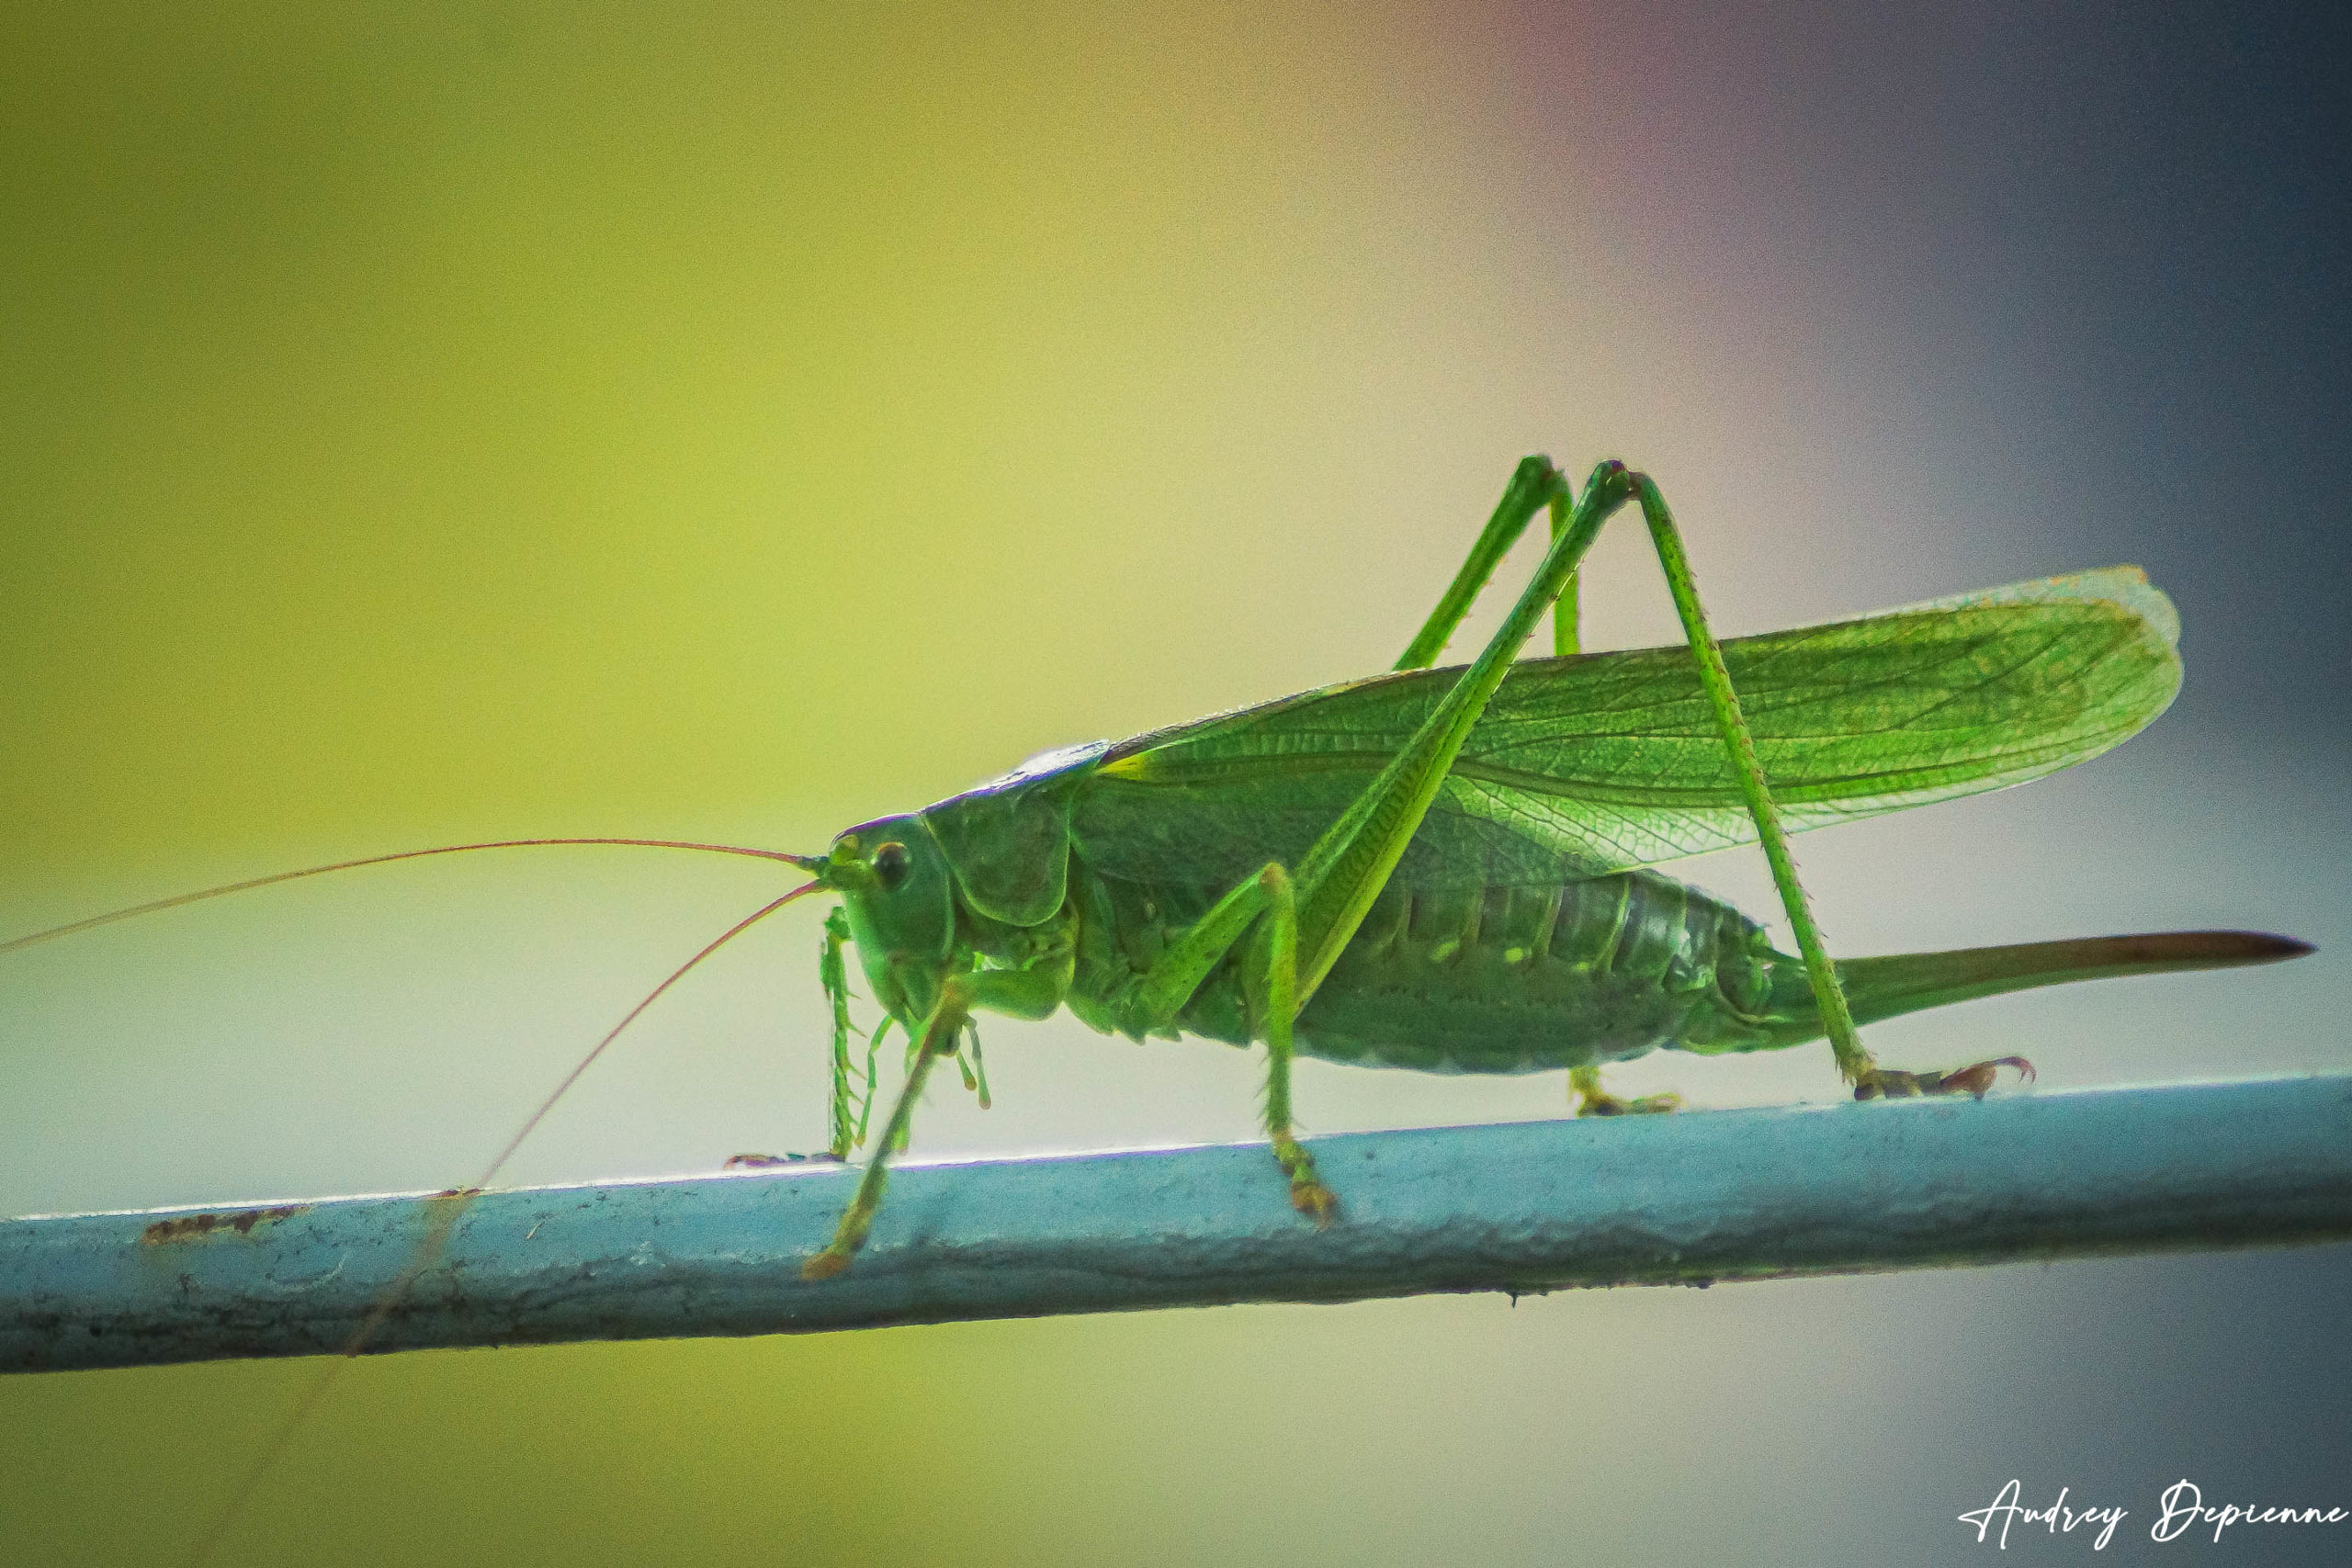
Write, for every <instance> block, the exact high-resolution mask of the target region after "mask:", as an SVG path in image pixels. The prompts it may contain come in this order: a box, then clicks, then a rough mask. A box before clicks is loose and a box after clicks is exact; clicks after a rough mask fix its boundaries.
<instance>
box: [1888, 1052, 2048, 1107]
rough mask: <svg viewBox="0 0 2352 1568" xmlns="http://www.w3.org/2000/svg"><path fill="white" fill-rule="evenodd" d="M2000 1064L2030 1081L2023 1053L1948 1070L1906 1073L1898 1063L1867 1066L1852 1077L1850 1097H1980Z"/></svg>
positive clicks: (1991, 1082)
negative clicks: (1860, 1072) (1857, 1075)
mask: <svg viewBox="0 0 2352 1568" xmlns="http://www.w3.org/2000/svg"><path fill="white" fill-rule="evenodd" d="M2002 1067H2015V1068H2016V1069H2017V1070H2018V1077H2021V1078H2022V1079H2024V1080H2025V1081H2026V1082H2028V1083H2031V1082H2032V1081H2033V1076H2034V1075H2033V1064H2032V1063H2031V1062H2029V1061H2027V1060H2026V1059H2025V1058H2024V1057H2023V1056H1996V1057H1994V1058H1993V1059H1992V1060H1991V1061H1989V1062H1978V1063H1975V1064H1974V1065H1973V1066H1965V1067H1955V1068H1953V1069H1952V1070H1951V1072H1948V1073H1906V1072H1904V1071H1903V1070H1902V1069H1900V1068H1898V1067H1871V1068H1869V1069H1868V1070H1866V1071H1865V1072H1864V1073H1863V1074H1862V1075H1861V1077H1858V1078H1856V1079H1855V1080H1854V1098H1855V1099H1856V1100H1907V1099H1909V1098H1910V1097H1912V1096H1914V1095H1920V1094H1973V1095H1974V1096H1975V1097H1976V1098H1977V1099H1979V1100H1982V1099H1984V1098H1985V1094H1986V1092H1987V1091H1988V1090H1990V1089H1992V1087H1993V1080H1994V1078H1995V1077H1997V1076H1998V1069H1999V1068H2002Z"/></svg>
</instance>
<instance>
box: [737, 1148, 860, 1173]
mask: <svg viewBox="0 0 2352 1568" xmlns="http://www.w3.org/2000/svg"><path fill="white" fill-rule="evenodd" d="M808 1160H821V1161H823V1162H824V1163H825V1164H827V1165H843V1164H846V1163H847V1162H846V1161H844V1160H843V1159H842V1156H839V1155H837V1154H834V1153H832V1152H831V1151H830V1150H828V1151H826V1152H824V1153H822V1154H813V1155H729V1156H727V1163H726V1164H725V1165H722V1166H720V1167H719V1169H721V1170H771V1169H774V1168H775V1167H777V1166H780V1165H799V1164H801V1163H803V1162H805V1161H808Z"/></svg>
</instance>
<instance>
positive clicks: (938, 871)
mask: <svg viewBox="0 0 2352 1568" xmlns="http://www.w3.org/2000/svg"><path fill="white" fill-rule="evenodd" d="M803 864H805V865H807V866H808V868H809V870H811V871H813V872H815V873H816V874H817V876H818V879H819V880H820V881H821V882H823V883H824V884H825V886H828V887H831V888H832V889H834V890H835V891H837V892H838V893H840V894H841V896H842V910H843V911H844V912H845V913H846V914H847V915H848V916H849V929H850V936H851V940H852V941H854V942H856V943H857V958H858V963H859V964H860V965H861V966H863V967H864V969H865V979H866V983H867V984H868V985H870V986H872V987H874V999H875V1000H876V1001H877V1002H879V1003H881V1005H882V1007H883V1008H884V1010H887V1011H888V1013H889V1014H890V1015H891V1016H892V1017H894V1018H896V1019H898V1020H899V1021H901V1022H902V1023H908V1024H912V1023H914V1022H916V1021H920V1020H921V1018H922V1015H923V1014H924V1013H925V1012H927V1011H929V1010H930V1008H931V1004H932V1002H933V999H934V998H933V994H932V993H933V991H934V990H935V989H936V987H937V984H938V979H939V976H941V975H942V974H943V973H944V971H945V968H946V964H947V959H948V955H949V953H951V952H952V951H953V949H954V943H955V935H956V904H955V889H954V884H953V881H952V879H951V878H950V876H949V874H948V869H947V857H946V856H945V855H944V854H943V853H942V852H940V848H939V841H938V840H936V839H934V838H933V836H932V831H931V829H930V827H929V826H928V825H927V824H926V823H925V822H924V821H923V819H922V818H921V817H917V816H907V817H885V818H879V819H878V820H876V821H873V822H867V823H864V824H862V825H860V826H858V827H855V828H852V829H850V830H849V831H848V832H846V833H843V834H842V835H841V837H839V838H837V839H835V840H833V844H832V848H831V850H829V851H828V852H826V854H825V858H824V859H823V860H821V861H812V862H803Z"/></svg>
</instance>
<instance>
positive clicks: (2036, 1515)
mask: <svg viewBox="0 0 2352 1568" xmlns="http://www.w3.org/2000/svg"><path fill="white" fill-rule="evenodd" d="M2068 1490H2069V1489H2068V1488H2066V1487H2063V1486H2062V1487H2060V1488H2059V1489H2058V1500H2057V1501H2056V1502H2054V1503H2052V1504H2051V1505H2050V1506H2048V1507H2046V1508H2035V1507H2030V1506H2027V1505H2026V1504H2024V1503H2022V1502H2020V1501H2019V1498H2020V1497H2021V1496H2022V1495H2023V1493H2024V1488H2023V1486H2021V1485H2020V1484H2019V1483H2017V1482H2015V1481H2011V1482H2010V1483H2008V1484H2007V1485H2006V1486H2004V1487H2002V1488H2001V1490H2000V1492H1999V1493H1998V1494H1997V1495H1996V1496H1995V1497H1994V1498H1993V1500H1992V1501H1991V1502H1990V1503H1987V1504H1986V1505H1985V1506H1983V1507H1981V1508H1973V1509H1971V1510H1970V1511H1969V1512H1967V1513H1965V1514H1962V1515H1961V1516H1960V1522H1961V1523H1962V1524H1964V1525H1974V1526H1975V1527H1976V1539H1977V1540H1980V1541H1983V1540H1998V1541H1999V1543H2000V1545H2001V1546H2002V1547H2003V1548H2005V1549H2006V1548H2007V1546H2008V1544H2009V1527H2010V1526H2012V1525H2023V1526H2027V1527H2029V1528H2030V1527H2032V1526H2035V1525H2042V1526H2047V1527H2048V1529H2049V1530H2050V1533H2051V1534H2052V1535H2057V1534H2060V1533H2061V1532H2064V1533H2067V1534H2072V1533H2073V1532H2074V1531H2075V1529H2078V1528H2088V1527H2091V1526H2097V1527H2098V1535H2097V1536H2096V1537H2095V1538H2093V1540H2092V1541H2091V1550H2092V1551H2104V1550H2106V1547H2107V1543H2108V1542H2109V1540H2113V1539H2114V1538H2115V1527H2116V1526H2117V1525H2119V1524H2120V1523H2122V1522H2123V1520H2124V1519H2125V1518H2126V1517H2128V1516H2129V1515H2130V1514H2131V1509H2129V1508H2112V1507H2109V1508H2091V1507H2083V1508H2070V1507H2068V1506H2066V1494H2067V1491H2068ZM2156 1501H2157V1504H2158V1506H2159V1512H2158V1513H2157V1515H2156V1522H2155V1523H2154V1524H2153V1525H2151V1526H2150V1527H2149V1528H2148V1537H2149V1539H2150V1540H2180V1539H2181V1538H2182V1537H2184V1536H2186V1535H2187V1534H2188V1532H2189V1531H2191V1530H2201V1529H2203V1527H2205V1526H2207V1525H2211V1526H2212V1527H2213V1540H2214V1541H2215V1542H2216V1543H2219V1542H2220V1540H2221V1539H2222V1531H2223V1530H2225V1529H2229V1528H2230V1527H2231V1526H2232V1525H2339V1524H2342V1523H2343V1522H2344V1521H2345V1520H2346V1519H2352V1512H2347V1511H2346V1510H2345V1509H2343V1508H2296V1507H2280V1506H2270V1507H2260V1506H2252V1505H2241V1504H2237V1503H2224V1504H2220V1505H2217V1506H2212V1507H2208V1506H2206V1504H2205V1495H2204V1494H2203V1493H2202V1492H2200V1491H2199V1490H2198V1487H2197V1483H2195V1482H2193V1481H2188V1480H2185V1479H2184V1480H2180V1481H2176V1482H2174V1483H2172V1484H2171V1485H2170V1486H2167V1487H2165V1490H2164V1495H2163V1496H2161V1497H2159V1498H2158V1499H2156Z"/></svg>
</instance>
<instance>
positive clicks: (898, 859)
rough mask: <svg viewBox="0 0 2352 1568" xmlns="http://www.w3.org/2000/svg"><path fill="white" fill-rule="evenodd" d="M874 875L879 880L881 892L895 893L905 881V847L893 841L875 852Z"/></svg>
mask: <svg viewBox="0 0 2352 1568" xmlns="http://www.w3.org/2000/svg"><path fill="white" fill-rule="evenodd" d="M874 874H875V875H876V877H877V878H879V879H880V880H881V883H882V891H883V892H885V893H892V892H896V891H897V890H898V886H899V884H900V883H901V882H904V881H905V880H906V879H907V846H906V845H904V844H901V843H899V842H897V841H895V840H893V841H892V842H890V843H887V844H885V845H883V846H882V847H881V848H880V849H878V850H876V851H875V852H874Z"/></svg>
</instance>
